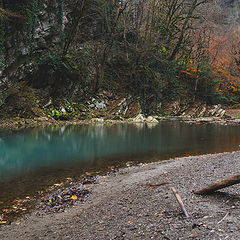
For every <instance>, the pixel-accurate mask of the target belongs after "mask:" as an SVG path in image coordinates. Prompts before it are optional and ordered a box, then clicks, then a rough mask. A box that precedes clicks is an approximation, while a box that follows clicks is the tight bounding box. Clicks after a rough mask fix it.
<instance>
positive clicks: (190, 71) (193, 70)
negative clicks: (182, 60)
mask: <svg viewBox="0 0 240 240" xmlns="http://www.w3.org/2000/svg"><path fill="white" fill-rule="evenodd" d="M187 67H188V68H187V70H186V71H181V72H182V73H185V74H187V75H189V76H192V77H196V73H198V72H200V71H198V69H197V67H195V66H193V65H191V64H189V65H188V66H187Z"/></svg>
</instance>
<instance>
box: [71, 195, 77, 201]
mask: <svg viewBox="0 0 240 240" xmlns="http://www.w3.org/2000/svg"><path fill="white" fill-rule="evenodd" d="M70 199H73V200H77V199H78V197H77V196H76V195H73V196H71V198H70Z"/></svg>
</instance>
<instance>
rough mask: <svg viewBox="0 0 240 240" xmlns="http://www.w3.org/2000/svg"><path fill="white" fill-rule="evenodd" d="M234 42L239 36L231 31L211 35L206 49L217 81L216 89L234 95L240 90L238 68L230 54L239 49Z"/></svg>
mask: <svg viewBox="0 0 240 240" xmlns="http://www.w3.org/2000/svg"><path fill="white" fill-rule="evenodd" d="M236 43H239V37H238V36H236V35H234V34H231V33H229V34H228V35H227V36H225V37H222V36H220V35H219V36H213V37H212V39H211V40H210V46H209V49H208V53H209V57H210V62H211V68H212V71H213V73H214V75H215V78H217V79H218V82H219V83H218V86H217V91H218V92H222V93H224V94H226V95H227V96H230V95H236V93H237V92H239V90H240V69H239V67H238V66H237V65H236V61H235V58H236V56H234V55H233V54H232V53H233V52H236V51H238V49H239V45H238V44H236ZM239 50H240V49H239Z"/></svg>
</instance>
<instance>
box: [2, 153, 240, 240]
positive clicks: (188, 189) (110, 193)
mask: <svg viewBox="0 0 240 240" xmlns="http://www.w3.org/2000/svg"><path fill="white" fill-rule="evenodd" d="M239 160H240V151H236V152H225V153H218V154H207V155H201V156H190V157H181V158H175V159H170V160H165V161H160V162H153V163H147V164H140V165H137V166H132V167H128V168H122V169H119V170H118V171H117V172H116V173H112V174H109V175H107V176H98V182H97V183H96V184H92V185H90V189H91V191H92V194H91V195H90V196H89V198H88V199H87V200H86V201H85V202H84V203H77V205H74V207H71V208H69V209H67V211H65V212H64V213H54V214H50V215H43V216H35V215H34V214H32V215H30V216H27V217H26V218H25V219H22V220H20V223H19V222H18V223H17V224H16V223H14V222H13V223H12V224H11V225H8V226H2V228H1V229H0V238H1V239H40V237H41V239H62V238H61V237H62V236H64V239H73V238H74V239H75V238H76V239H110V238H109V237H113V236H115V237H118V236H119V234H120V233H121V234H122V233H124V236H125V237H126V238H127V239H152V238H150V235H151V236H154V234H155V235H156V234H157V236H158V237H159V238H157V237H156V236H155V238H153V239H196V238H198V239H226V237H230V239H237V236H238V231H237V229H236V228H238V230H239V226H238V224H237V222H235V220H236V221H237V220H238V216H239V213H240V206H239V199H240V197H239V192H240V188H239V185H235V186H233V187H230V188H227V189H224V190H223V191H222V192H220V193H216V194H213V195H210V196H207V197H206V196H196V195H194V194H193V193H192V191H193V190H197V189H200V188H202V187H204V186H206V185H209V184H210V183H214V182H216V181H219V180H222V179H225V178H227V177H230V176H232V175H234V174H237V173H236V172H235V171H236V169H238V168H239ZM162 182H168V183H170V186H174V187H175V188H176V189H177V190H178V191H179V193H180V195H181V197H182V199H183V201H184V204H185V206H186V208H187V210H188V211H189V213H190V214H191V218H190V219H186V218H184V217H183V215H182V213H181V209H180V208H179V206H178V204H177V202H176V201H175V199H174V196H173V195H172V194H171V192H170V191H169V185H164V186H162V187H160V186H159V187H158V186H157V184H159V183H162ZM150 184H152V186H153V187H151V185H150ZM154 184H156V186H154ZM159 199H161V201H160V200H159ZM144 213H147V214H146V215H144ZM226 214H227V215H229V216H227V217H226V219H227V221H224V220H222V219H223V217H224V216H226ZM140 215H141V216H140ZM102 219H104V221H102ZM113 219H114V220H113ZM99 222H100V223H99ZM116 222H117V223H118V224H117V225H115V223H116ZM137 223H139V224H137ZM150 223H151V225H154V226H155V225H156V227H157V228H159V230H161V231H158V232H157V233H156V231H155V230H154V231H155V232H154V231H153V230H151V229H150V230H149V229H148V228H147V226H148V225H149V224H150ZM136 224H137V225H136ZM133 226H134V228H133ZM176 226H177V227H176ZM136 229H138V230H139V229H141V231H140V230H139V231H138V233H136V234H142V235H141V236H142V237H141V236H140V237H138V238H135V237H134V236H135V235H134V234H135V233H134V232H136V231H135V230H136ZM154 229H155V228H154ZM180 229H181V230H180ZM233 229H235V230H234V231H233ZM158 234H160V235H161V236H160V235H158ZM77 236H81V237H80V238H77ZM163 236H166V238H165V237H163ZM161 237H162V238H161ZM235 237H236V238H235ZM112 239H114V238H112ZM115 239H121V238H115Z"/></svg>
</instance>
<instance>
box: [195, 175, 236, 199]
mask: <svg viewBox="0 0 240 240" xmlns="http://www.w3.org/2000/svg"><path fill="white" fill-rule="evenodd" d="M238 183H240V175H235V176H233V177H231V178H228V179H225V180H223V181H220V182H217V183H215V184H212V185H210V186H208V187H205V188H202V189H200V190H198V191H195V192H194V193H195V194H209V193H212V192H215V191H217V190H219V189H222V188H225V187H229V186H232V185H234V184H238Z"/></svg>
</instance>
